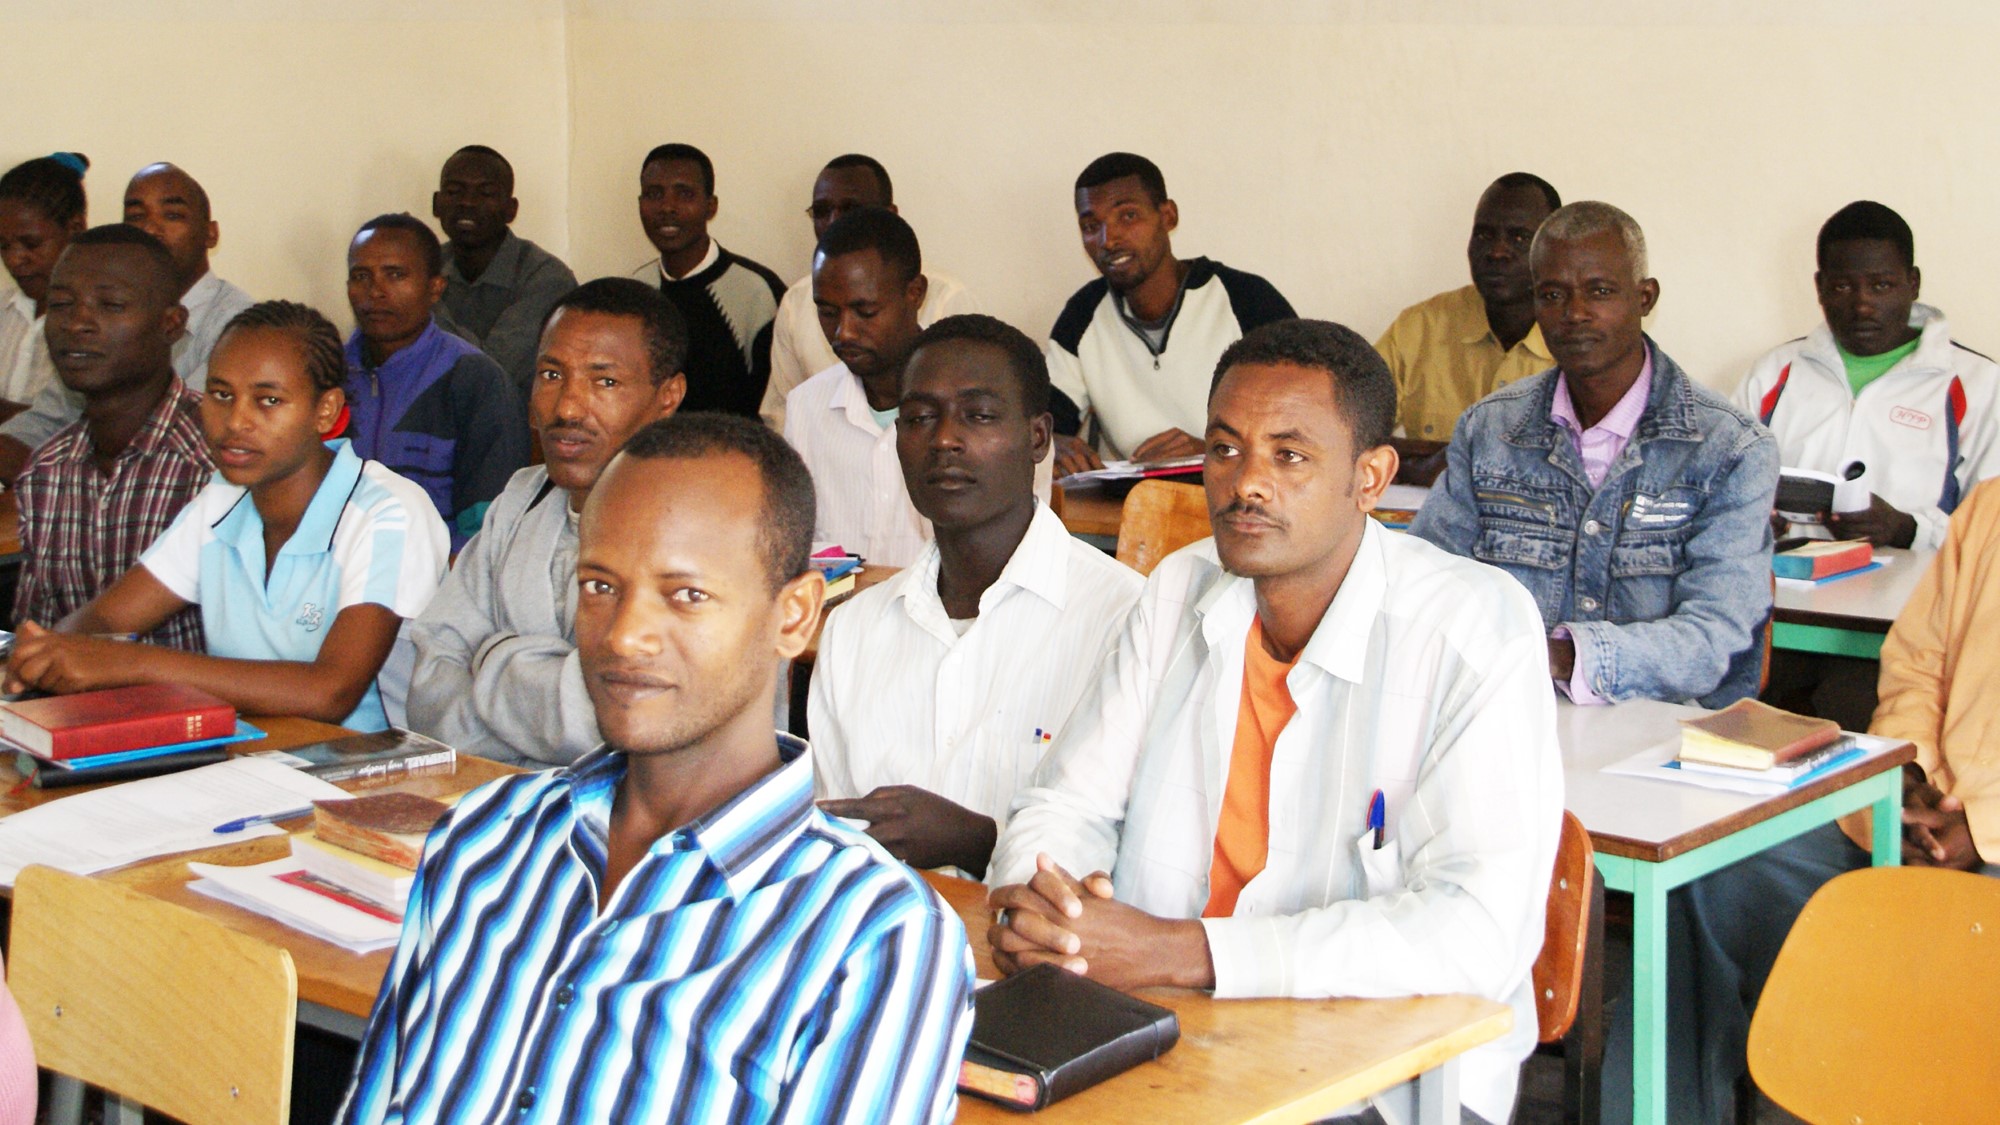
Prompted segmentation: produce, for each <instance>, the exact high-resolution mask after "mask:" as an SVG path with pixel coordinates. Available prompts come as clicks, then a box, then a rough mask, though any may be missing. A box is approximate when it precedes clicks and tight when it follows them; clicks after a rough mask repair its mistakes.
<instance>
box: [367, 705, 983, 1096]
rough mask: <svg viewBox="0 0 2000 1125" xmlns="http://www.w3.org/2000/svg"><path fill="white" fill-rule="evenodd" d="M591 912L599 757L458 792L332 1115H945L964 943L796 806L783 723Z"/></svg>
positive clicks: (901, 881) (601, 844) (874, 852)
mask: <svg viewBox="0 0 2000 1125" xmlns="http://www.w3.org/2000/svg"><path fill="white" fill-rule="evenodd" d="M778 749H779V754H780V756H781V757H782V758H783V759H784V764H783V765H782V766H780V767H779V768H778V769H777V770H776V771H774V772H773V773H771V774H769V775H767V776H765V777H764V778H763V779H762V780H760V781H758V782H757V783H756V784H754V785H752V786H751V787H750V788H748V789H746V790H744V791H743V792H742V793H740V794H738V795H737V796H736V797H735V798H734V799H732V800H731V801H730V802H729V803H727V804H725V805H723V806H722V807H721V808H718V809H716V810H715V811H714V812H711V813H709V814H708V815H707V816H704V817H702V818H700V819H699V820H697V821H695V822H693V823H691V824H689V825H687V826H686V827H684V828H681V829H678V830H676V831H674V832H672V833H670V834H668V835H667V836H665V837H663V838H661V839H660V840H659V841H658V842H657V843H655V844H654V846H653V848H652V850H651V851H650V852H649V853H648V854H647V855H646V856H645V857H644V858H643V859H641V860H640V862H639V864H638V865H637V866H636V867H634V868H633V869H632V871H631V873H630V874H629V875H627V876H626V877H625V879H624V880H623V881H622V882H621V883H620V884H619V886H618V888H617V889H616V891H615V892H614V893H613V895H612V898H611V901H610V902H609V903H608V904H606V905H605V907H604V909H603V910H602V912H601V913H600V912H599V910H598V908H597V905H598V887H599V885H600V881H601V879H602V877H603V872H604V864H605V846H606V840H607V838H608V834H607V829H608V826H609V822H610V814H611V803H612V798H613V796H614V795H615V793H616V791H617V786H618V781H619V779H620V778H621V777H623V776H624V773H625V761H626V758H625V755H624V754H622V753H618V752H614V751H611V750H609V749H608V748H600V749H598V750H596V751H593V752H592V753H590V754H587V755H585V756H584V757H583V758H581V759H578V761H577V762H576V763H575V764H574V765H572V766H570V767H568V768H566V769H559V770H551V771H548V772H545V773H536V774H524V775H521V776H518V777H510V778H506V779H504V780H501V781H497V782H494V783H492V784H490V785H487V786H483V787H481V788H480V789H477V790H475V791H473V792H472V793H470V794H468V795H467V796H466V797H465V799H464V800H463V801H461V802H460V803H459V805H458V807H457V809H455V810H454V811H453V813H452V815H451V816H450V817H449V818H448V819H447V820H446V821H445V822H444V823H443V824H442V825H440V826H439V827H438V829H437V830H436V831H435V832H434V833H433V834H432V836H431V839H430V842H429V845H428V846H427V848H426V850H425V856H424V860H423V864H422V866H421V869H420V870H419V871H418V873H417V879H416V885H415V887H414V889H413V890H412V891H411V893H410V907H409V912H408V915H407V916H406V918H405V919H404V922H403V937H402V941H401V942H400V943H399V944H398V945H397V947H396V956H395V959H394V960H393V961H392V962H391V964H390V966H389V973H388V976H387V977H386V978H385V979H384V980H383V983H382V992H381V995H380V996H379V997H377V998H376V1001H375V1011H374V1013H373V1014H372V1015H371V1016H370V1017H369V1021H368V1031H367V1034H366V1035H365V1036H364V1037H363V1039H362V1044H361V1061H360V1065H359V1068H358V1070H357V1071H356V1074H355V1081H354V1088H353V1089H352V1090H351V1091H349V1093H348V1099H347V1105H346V1106H345V1107H343V1110H342V1113H341V1120H342V1121H343V1122H346V1123H350V1125H352V1123H361V1122H378V1121H384V1122H404V1121H409V1122H431V1121H442V1122H461V1121H463V1122H474V1121H476V1122H488V1123H498V1122H523V1123H526V1122H581V1121H591V1122H598V1121H604V1122H689V1121H699V1122H711V1121H731V1122H736V1121H760V1122H761V1121H783V1122H797V1123H801V1125H805V1123H818V1122H834V1121H851V1122H868V1123H874V1122H934V1121H947V1120H949V1119H950V1118H951V1117H952V1114H953V1112H954V1110H955V1109H956V1106H957V1091H956V1082H957V1077H958V1064H959V1058H960V1056H961V1055H962V1054H963V1053H964V1050H965V1042H966V1039H967V1038H968V1037H969V1036H970V1035H971V1033H972V984H973V978H972V953H971V950H970V948H969V947H968V946H967V945H966V941H965V932H964V929H963V928H962V927H961V926H960V924H959V921H958V918H957V916H956V915H955V914H954V913H953V912H952V911H951V910H950V909H949V908H947V907H946V906H944V904H943V903H942V902H941V901H940V900H939V899H938V897H937V896H936V895H935V894H933V893H932V892H931V891H930V889H929V888H928V887H926V886H925V885H924V884H923V883H922V881H921V880H919V879H918V878H917V876H916V875H915V874H914V873H913V872H911V871H910V869H909V868H907V867H904V866H903V865H902V864H900V863H897V862H896V861H895V860H893V859H891V858H889V856H888V855H887V854H886V853H884V852H883V851H881V849H880V848H879V847H878V846H877V845H875V843H874V842H873V841H871V840H869V839H868V838H867V837H866V836H864V835H862V834H860V833H858V832H854V831H852V830H849V829H848V828H846V827H844V826H842V825H840V824H838V823H836V822H834V821H832V820H830V819H829V818H827V817H826V816H825V815H824V814H822V813H821V812H820V811H819V810H818V809H817V808H815V807H814V806H813V804H812V767H811V759H810V756H809V755H808V754H807V753H806V746H805V744H804V743H803V742H800V741H799V740H797V739H794V738H791V737H789V736H787V735H779V736H778Z"/></svg>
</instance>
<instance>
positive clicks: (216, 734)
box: [47, 706, 236, 760]
mask: <svg viewBox="0 0 2000 1125" xmlns="http://www.w3.org/2000/svg"><path fill="white" fill-rule="evenodd" d="M235 730H236V709H235V708H234V707H229V706H222V707H206V708H202V709H200V710H194V711H180V712H175V713H173V714H167V715H136V716H133V717H131V718H127V719H113V720H111V721H109V722H103V723H91V724H89V725H88V726H77V727H65V728H63V729H61V730H51V731H49V732H48V735H49V750H48V754H47V756H48V757H51V758H56V759H58V760H63V759H69V758H87V757H93V756H95V755H98V754H122V753H124V752H125V751H128V750H145V749H148V748H150V747H153V746H166V745H170V744H172V743H176V742H197V741H200V740H201V739H204V738H221V737H222V736H224V735H227V734H232V733H234V732H235Z"/></svg>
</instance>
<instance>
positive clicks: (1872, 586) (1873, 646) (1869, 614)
mask: <svg viewBox="0 0 2000 1125" xmlns="http://www.w3.org/2000/svg"><path fill="white" fill-rule="evenodd" d="M1875 555H1876V557H1877V558H1879V559H1881V560H1883V562H1884V563H1885V564H1886V565H1884V566H1883V567H1882V569H1880V570H1871V571H1869V572H1868V573H1867V574H1857V575H1855V576H1854V577H1852V578H1842V579H1839V580H1837V581H1833V582H1828V583H1827V584H1825V585H1824V586H1814V587H1813V588H1812V589H1810V590H1798V589H1792V588H1790V587H1787V586H1785V585H1784V584H1783V583H1779V585H1778V593H1777V605H1776V606H1775V608H1774V612H1773V620H1774V622H1775V624H1774V625H1773V627H1772V629H1771V645H1772V647H1774V648H1787V649H1793V650H1795V651H1798V652H1819V653H1826V654H1829V655H1833V656H1852V657H1857V658H1859V659H1862V660H1877V659H1880V658H1881V655H1882V638H1883V636H1884V635H1885V634H1887V633H1888V632H1889V626H1890V625H1891V624H1892V623H1893V622H1894V621H1895V620H1896V616H1897V615H1898V614H1900V613H1902V612H1903V606H1904V605H1905V604H1906V603H1908V602H1909V600H1910V595H1911V594H1912V593H1914V592H1915V591H1916V588H1917V582H1918V580H1919V579H1921V578H1923V576H1924V572H1925V571H1927V570H1929V569H1930V567H1931V560H1932V559H1934V558H1936V557H1937V552H1936V551H1935V550H1929V549H1926V550H1904V549H1902V548H1898V547H1878V548H1876V551H1875Z"/></svg>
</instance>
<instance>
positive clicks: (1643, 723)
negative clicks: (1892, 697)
mask: <svg viewBox="0 0 2000 1125" xmlns="http://www.w3.org/2000/svg"><path fill="white" fill-rule="evenodd" d="M1556 707H1557V716H1556V721H1557V731H1558V735H1559V737H1560V738H1561V741H1562V748H1563V803H1564V805H1565V806H1566V807H1567V808H1568V809H1569V811H1571V812H1573V813H1575V814H1576V816H1577V819H1579V820H1581V821H1583V826H1584V827H1585V828H1586V829H1588V830H1589V831H1590V841H1591V845H1592V846H1593V847H1594V848H1595V849H1596V851H1597V855H1596V862H1597V869H1598V870H1599V871H1600V872H1601V873H1602V874H1603V875H1604V885H1605V886H1606V887H1608V888H1610V889H1612V890H1615V891H1625V892H1627V893H1629V894H1631V896H1632V998H1633V1003H1632V1019H1633V1037H1632V1044H1633V1045H1632V1059H1633V1065H1632V1071H1633V1076H1632V1077H1633V1089H1632V1097H1633V1107H1634V1109H1633V1116H1632V1119H1633V1120H1634V1121H1635V1122H1642V1123H1643V1122H1663V1121H1665V1120H1666V1074H1667V1057H1666V1022H1667V934H1666V928H1667V892H1669V891H1671V890H1673V889H1674V888H1675V887H1678V886H1681V885H1683V884H1686V883H1689V882H1692V881H1694V880H1696V879H1699V878H1701V877H1702V876H1703V875H1707V874H1709V873H1710V872H1713V871H1716V870H1719V869H1720V868H1723V867H1727V866H1728V865H1730V864H1732V863H1735V862H1736V861H1737V860H1740V859H1743V858H1745V857H1747V856H1751V855H1755V854H1756V853H1758V852H1761V851H1763V850H1765V849H1767V848H1770V847H1772V846H1774V845H1777V844H1780V843H1783V842H1784V841H1786V840H1789V839H1792V838H1793V837H1796V836H1798V835H1800V834H1802V833H1805V832H1808V831H1811V830H1812V829H1815V828H1818V827H1820V826H1821V825H1823V824H1828V823H1831V822H1832V821H1834V820H1835V819H1837V818H1839V817H1842V816H1845V815H1847V814H1848V813H1851V812H1854V811H1855V810H1857V809H1862V808H1868V807H1871V806H1872V807H1873V808H1874V810H1875V815H1874V822H1875V824H1874V832H1875V835H1874V839H1873V841H1872V842H1873V844H1874V848H1873V856H1874V861H1875V865H1876V866H1878V867H1880V866H1886V865H1893V864H1895V863H1896V862H1898V860H1899V859H1900V858H1901V854H1902V851H1901V835H1900V824H1901V820H1902V818H1901V816H1900V812H1899V810H1900V809H1901V806H1902V792H1903V787H1902V768H1901V767H1902V765H1903V763H1905V762H1908V761H1911V760H1913V759H1914V758H1915V757H1916V749H1915V747H1912V746H1910V745H1909V744H1907V743H1905V744H1904V745H1903V746H1901V747H1899V748H1897V749H1895V750H1892V751H1890V752H1889V753H1887V754H1883V755H1880V756H1878V757H1875V758H1871V759H1869V760H1867V761H1865V762H1861V763H1858V764H1856V765H1853V766H1849V767H1848V768H1846V769H1842V770H1838V771H1836V772H1834V773H1833V774H1831V775H1829V776H1827V777H1823V778H1821V779H1819V780H1818V781H1815V782H1813V783H1811V784H1809V785H1805V786H1801V787H1800V788H1799V789H1797V790H1795V791H1793V792H1790V793H1786V794H1783V795H1781V796H1777V797H1753V796H1749V795H1747V794H1741V793H1726V792H1722V791H1720V790H1714V789H1703V788H1700V787H1698V786H1693V785H1683V784H1679V783H1677V782H1672V781H1651V780H1647V779H1645V778H1639V777H1626V776H1623V775H1619V774H1607V773H1604V772H1602V770H1603V767H1605V766H1607V765H1610V764H1612V763H1615V762H1618V761H1620V760H1622V759H1624V758H1628V757H1630V756H1632V755H1633V754H1636V753H1639V752H1640V751H1642V750H1645V749H1647V748H1648V747H1653V746H1658V745H1660V744H1662V743H1663V742H1665V741H1667V740H1669V739H1674V738H1678V737H1679V730H1678V724H1677V720H1679V719H1681V718H1684V717H1687V716H1691V715H1699V714H1701V713H1702V711H1701V709H1700V708H1698V707H1682V706H1677V705H1675V704H1671V703H1658V702H1654V701H1652V700H1640V701H1635V702H1631V703H1620V704H1616V705H1613V706H1608V707H1578V706H1575V705H1574V704H1570V703H1558V704H1557V705H1556Z"/></svg>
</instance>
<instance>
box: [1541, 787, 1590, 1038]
mask: <svg viewBox="0 0 2000 1125" xmlns="http://www.w3.org/2000/svg"><path fill="white" fill-rule="evenodd" d="M1592 854H1593V852H1592V849H1591V846H1590V833H1588V832H1586V831H1584V828H1583V822H1582V821H1580V820H1578V819H1577V818H1576V815H1575V814H1574V813H1568V812H1565V813H1564V814H1563V819H1562V836H1561V838H1560V839H1559V840H1558V841H1557V843H1556V869H1555V872H1554V873H1553V874H1551V875H1550V876H1549V906H1548V918H1547V921H1546V923H1545V924H1544V928H1543V930H1542V951H1541V953H1540V954H1539V955H1537V956H1536V957H1535V969H1534V981H1535V1022H1536V1023H1538V1024H1539V1025H1540V1026H1541V1041H1542V1042H1544V1043H1554V1042H1556V1041H1558V1040H1560V1039H1561V1038H1562V1037H1563V1036H1564V1034H1566V1033H1567V1032H1568V1031H1569V1026H1570V1024H1571V1023H1573V1022H1575V1020H1576V1009H1577V998H1578V997H1579V996H1581V995H1582V991H1583V955H1584V950H1585V947H1586V946H1587V945H1588V942H1589V937H1590V915H1591V887H1592V880H1593V879H1594V878H1595V877H1596V874H1597V872H1596V867H1595V864H1594V863H1593V862H1592V860H1591V856H1592Z"/></svg>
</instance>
